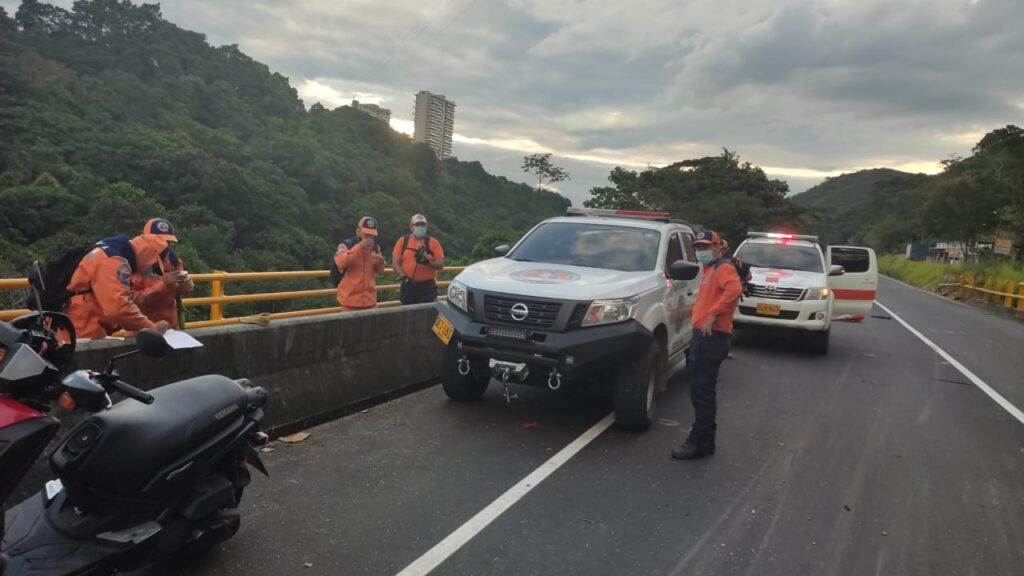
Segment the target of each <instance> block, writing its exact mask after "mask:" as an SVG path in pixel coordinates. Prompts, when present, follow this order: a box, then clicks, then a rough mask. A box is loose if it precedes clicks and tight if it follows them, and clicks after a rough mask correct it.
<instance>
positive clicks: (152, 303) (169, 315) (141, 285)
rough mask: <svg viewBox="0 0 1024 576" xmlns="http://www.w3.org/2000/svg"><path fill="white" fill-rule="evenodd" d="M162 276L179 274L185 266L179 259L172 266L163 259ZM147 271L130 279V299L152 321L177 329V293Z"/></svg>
mask: <svg viewBox="0 0 1024 576" xmlns="http://www.w3.org/2000/svg"><path fill="white" fill-rule="evenodd" d="M161 264H162V266H163V270H164V274H170V273H174V272H181V271H182V270H184V269H185V264H184V263H183V262H182V261H181V260H180V259H179V260H178V265H177V266H174V265H172V264H171V262H170V260H169V259H167V258H164V259H163V261H162V262H161ZM148 270H149V269H147V270H143V271H141V273H136V274H135V275H134V276H133V277H132V298H133V299H134V300H135V303H136V304H137V305H138V307H139V310H141V311H142V313H143V314H144V315H145V316H146V317H147V318H149V319H150V320H152V321H153V322H157V321H159V320H164V321H165V322H167V323H168V324H170V326H171V328H174V329H178V328H180V326H178V301H177V296H178V291H179V288H178V287H177V286H176V285H175V286H168V285H167V284H164V281H163V278H161V276H160V275H157V274H152V273H150V272H148Z"/></svg>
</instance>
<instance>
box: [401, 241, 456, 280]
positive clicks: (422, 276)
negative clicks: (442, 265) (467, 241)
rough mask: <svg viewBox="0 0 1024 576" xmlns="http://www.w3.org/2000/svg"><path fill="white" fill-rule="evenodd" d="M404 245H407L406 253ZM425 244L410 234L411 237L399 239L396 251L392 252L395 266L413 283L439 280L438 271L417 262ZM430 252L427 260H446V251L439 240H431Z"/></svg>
mask: <svg viewBox="0 0 1024 576" xmlns="http://www.w3.org/2000/svg"><path fill="white" fill-rule="evenodd" d="M406 238H408V241H406ZM403 244H407V245H406V246H405V251H404V252H403V250H402V245H403ZM423 244H424V241H423V239H421V238H417V237H415V236H413V235H411V234H410V235H409V236H402V237H401V238H399V239H398V241H397V242H395V249H394V250H392V252H391V256H392V260H391V261H392V262H393V264H394V265H395V266H398V267H399V268H401V270H402V274H403V275H404V276H407V277H409V278H412V281H413V282H426V281H427V280H436V279H437V270H434V269H433V268H431V267H430V266H426V265H424V264H420V263H419V262H416V251H417V250H419V249H420V246H423ZM430 252H431V253H430V254H428V255H427V258H429V259H430V260H433V261H438V260H444V249H443V248H441V243H440V242H438V241H437V238H430Z"/></svg>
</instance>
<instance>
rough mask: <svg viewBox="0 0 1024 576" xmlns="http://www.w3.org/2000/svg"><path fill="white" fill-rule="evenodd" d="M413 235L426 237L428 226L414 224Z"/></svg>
mask: <svg viewBox="0 0 1024 576" xmlns="http://www.w3.org/2000/svg"><path fill="white" fill-rule="evenodd" d="M412 235H413V236H415V237H417V238H423V237H425V236H426V235H427V227H426V226H413V227H412Z"/></svg>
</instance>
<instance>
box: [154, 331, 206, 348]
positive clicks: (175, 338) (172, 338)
mask: <svg viewBox="0 0 1024 576" xmlns="http://www.w3.org/2000/svg"><path fill="white" fill-rule="evenodd" d="M164 340H167V345H168V346H170V347H171V348H173V349H175V350H181V349H182V348H200V347H202V345H203V343H202V342H200V341H199V340H196V339H195V338H193V337H191V336H189V335H188V333H186V332H182V331H180V330H174V329H171V330H168V331H167V332H164Z"/></svg>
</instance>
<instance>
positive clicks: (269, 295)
mask: <svg viewBox="0 0 1024 576" xmlns="http://www.w3.org/2000/svg"><path fill="white" fill-rule="evenodd" d="M464 269H465V267H464V266H449V267H445V269H444V273H458V272H461V271H462V270H464ZM393 273H394V271H393V270H392V269H391V268H388V269H385V270H384V273H383V274H384V276H385V277H386V276H388V275H391V274H393ZM329 276H330V272H329V271H328V270H298V271H287V272H224V271H220V270H215V271H213V272H211V273H205V274H191V275H190V277H191V278H192V281H193V282H195V283H197V284H200V283H209V284H210V295H209V296H196V297H191V298H183V299H182V305H183V306H185V307H186V308H196V307H199V308H209V320H196V321H191V322H188V326H187V327H188V328H204V327H207V326H224V325H227V324H238V323H240V322H241V321H242V320H243V319H244V318H246V316H237V317H225V316H224V306H225V305H227V304H244V303H254V302H268V301H279V300H299V299H308V298H323V297H326V296H334V295H335V294H337V290H336V289H334V288H323V289H312V290H289V291H286V292H258V293H252V294H231V295H229V294H225V287H226V285H227V284H228V283H232V282H246V281H253V280H296V279H309V280H315V279H320V278H327V277H329ZM449 284H450V281H448V280H441V281H438V283H437V287H438V289H441V290H443V289H445V288H447V287H448V285H449ZM28 286H29V284H28V279H26V278H0V290H4V289H7V290H24V289H27V288H28ZM400 289H401V284H379V285H378V286H377V296H378V298H379V297H380V296H383V295H391V294H396V293H397V292H398V291H399V290H400ZM398 305H399V302H398V301H397V300H387V301H384V302H380V303H379V304H378V306H380V307H381V308H388V307H392V306H398ZM341 311H342V310H341V307H340V306H328V307H319V308H309V309H305V310H292V311H288V312H275V313H271V314H268V315H267V318H269V319H271V320H277V319H280V318H298V317H301V316H317V315H320V314H333V313H335V312H341ZM28 312H29V311H28V310H25V309H20V310H0V320H10V319H12V318H17V317H18V316H21V315H22V314H26V313H28Z"/></svg>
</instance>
